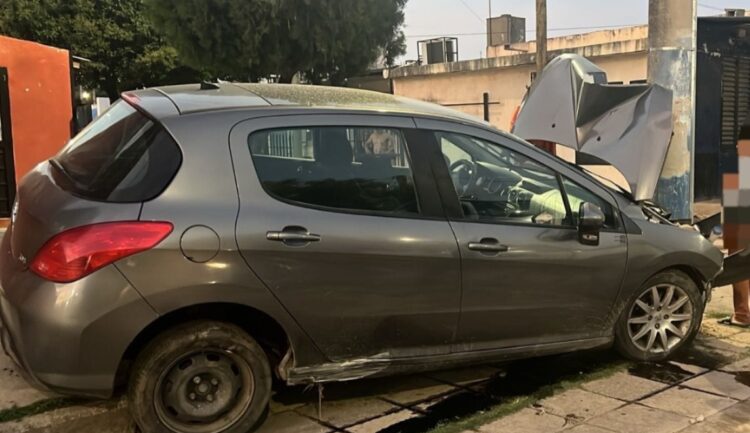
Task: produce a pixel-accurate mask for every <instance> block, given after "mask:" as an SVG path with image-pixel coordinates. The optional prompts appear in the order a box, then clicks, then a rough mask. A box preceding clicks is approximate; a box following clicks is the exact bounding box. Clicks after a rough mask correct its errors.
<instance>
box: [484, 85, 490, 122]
mask: <svg viewBox="0 0 750 433" xmlns="http://www.w3.org/2000/svg"><path fill="white" fill-rule="evenodd" d="M482 105H483V106H484V121H485V122H489V121H490V94H489V93H487V92H484V94H483V95H482Z"/></svg>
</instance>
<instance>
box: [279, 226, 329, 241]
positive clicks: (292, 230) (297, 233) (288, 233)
mask: <svg viewBox="0 0 750 433" xmlns="http://www.w3.org/2000/svg"><path fill="white" fill-rule="evenodd" d="M266 239H268V240H269V241H277V242H284V243H285V244H306V243H308V242H319V241H320V235H316V234H314V233H310V232H308V231H307V229H305V228H304V227H284V230H282V231H269V232H266Z"/></svg>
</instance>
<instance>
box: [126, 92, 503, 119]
mask: <svg viewBox="0 0 750 433" xmlns="http://www.w3.org/2000/svg"><path fill="white" fill-rule="evenodd" d="M155 89H156V90H157V91H159V92H161V93H162V94H163V95H164V96H166V97H167V98H169V99H170V100H171V101H172V103H173V104H174V105H175V107H177V109H178V110H179V112H180V114H188V113H195V112H202V111H216V110H227V109H237V108H263V107H265V108H268V107H270V106H275V107H308V108H325V109H346V110H361V111H375V112H381V113H402V114H415V115H427V116H436V117H443V118H449V119H453V120H459V121H463V122H470V123H474V124H477V123H480V124H483V125H484V126H489V124H488V123H484V122H482V121H481V120H480V119H478V118H476V117H473V116H469V115H467V114H465V113H462V112H460V111H456V110H452V109H449V108H446V107H443V106H440V105H437V104H432V103H429V102H423V101H418V100H414V99H409V98H404V97H400V96H394V95H390V94H387V93H379V92H371V91H366V90H359V89H349V88H342V87H329V86H310V85H299V84H257V83H220V84H219V85H218V89H208V90H201V88H200V85H199V84H186V85H179V86H164V87H157V88H155ZM141 92H145V91H143V90H140V91H135V92H132V93H135V94H140V93H141Z"/></svg>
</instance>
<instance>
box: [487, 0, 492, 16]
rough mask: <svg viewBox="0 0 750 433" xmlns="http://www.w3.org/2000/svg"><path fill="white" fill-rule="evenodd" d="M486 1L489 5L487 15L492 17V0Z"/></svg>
mask: <svg viewBox="0 0 750 433" xmlns="http://www.w3.org/2000/svg"><path fill="white" fill-rule="evenodd" d="M487 3H488V4H489V6H490V15H489V17H490V18H492V0H487Z"/></svg>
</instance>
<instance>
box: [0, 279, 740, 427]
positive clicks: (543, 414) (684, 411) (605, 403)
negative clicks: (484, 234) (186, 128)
mask: <svg viewBox="0 0 750 433" xmlns="http://www.w3.org/2000/svg"><path fill="white" fill-rule="evenodd" d="M720 295H721V296H719V297H717V299H718V301H717V302H723V301H721V299H722V296H724V297H726V296H725V294H724V293H723V292H721V293H720ZM713 308H714V309H717V308H718V310H724V308H725V306H718V307H716V306H715V305H714V306H713ZM748 343H750V332H740V330H739V329H733V328H725V327H720V326H718V325H716V324H715V320H714V319H706V321H705V324H704V328H703V333H702V334H701V335H700V336H699V338H698V339H697V340H696V343H695V344H694V346H693V348H691V349H690V350H688V351H686V352H685V353H682V354H681V355H680V356H679V357H678V359H677V360H676V361H675V362H671V363H667V364H662V365H653V364H648V365H647V364H640V365H631V366H629V368H624V365H625V364H624V363H623V364H622V365H623V369H622V371H620V372H617V373H615V374H613V375H611V376H608V377H604V378H600V379H597V380H591V381H583V382H581V383H575V384H573V385H568V386H567V387H565V388H563V387H560V386H557V384H559V382H560V381H561V379H565V380H566V381H567V382H568V383H570V380H571V378H574V379H575V377H576V376H578V377H585V376H584V375H585V374H586V373H589V372H591V371H595V370H596V369H597V366H600V365H616V364H618V363H620V361H619V359H618V358H617V357H616V356H614V355H612V354H611V353H610V352H603V353H577V354H572V355H565V356H562V357H552V358H545V359H537V360H527V361H520V362H516V363H511V364H506V365H501V364H497V365H484V366H479V367H471V368H465V369H459V370H451V371H443V372H437V373H427V374H420V375H412V376H402V377H393V378H383V379H371V380H363V381H357V382H351V383H338V384H329V385H327V386H325V387H324V388H323V403H322V406H321V407H320V408H319V407H318V405H317V397H318V392H317V390H316V389H314V388H311V389H305V388H303V387H295V388H284V387H280V388H279V389H278V391H277V392H276V394H275V395H274V397H273V401H272V402H271V405H270V408H269V413H268V416H267V419H266V422H265V423H264V424H263V426H262V427H261V428H260V430H259V431H260V432H263V433H268V432H301V433H316V432H339V433H364V432H383V433H397V432H403V433H418V432H428V431H431V430H432V429H434V428H435V427H436V426H443V428H445V426H446V425H448V426H450V425H451V423H452V422H454V421H455V420H457V419H465V418H466V417H476V415H477V414H481V413H484V412H488V411H491V410H492V408H496V407H497V406H498V405H502V404H503V403H507V402H508V401H513V399H516V398H518V397H519V396H524V395H530V394H533V395H540V394H544V395H548V396H546V397H540V399H539V400H537V401H535V402H529V403H531V404H529V405H527V406H525V407H523V408H521V409H520V410H519V411H517V412H515V413H512V414H511V415H508V416H505V417H501V418H499V419H485V418H477V419H481V421H482V422H475V423H473V424H470V425H469V424H466V425H465V424H461V425H462V426H463V425H465V427H462V428H470V429H469V430H466V431H474V432H481V433H499V432H513V433H524V432H529V433H532V432H545V433H547V432H557V431H566V432H571V433H607V432H608V433H611V432H621V433H629V432H638V433H641V432H648V433H652V432H653V433H658V432H665V433H672V432H684V433H705V432H750V357H748V356H749V355H750V351H748ZM550 388H551V390H550ZM554 388H557V389H559V390H558V391H557V392H556V393H553V392H552V391H554V390H555V389H554ZM540 390H542V391H544V390H548V391H549V392H540ZM50 397H51V396H50V395H49V394H44V393H39V392H37V391H34V390H31V389H30V388H29V387H28V385H26V384H25V382H23V380H22V379H20V378H19V377H18V376H17V375H16V374H15V373H13V372H12V368H11V367H10V366H9V365H8V364H7V360H6V359H3V358H0V415H1V414H2V410H3V409H6V408H8V407H11V406H13V405H17V406H26V405H29V404H33V403H35V402H38V401H43V400H45V399H48V398H50ZM319 409H320V411H321V412H320V413H319ZM489 413H491V412H489ZM445 430H446V431H447V430H451V429H450V428H448V429H445ZM452 430H453V431H457V430H456V429H452ZM131 431H132V426H131V423H130V421H129V419H128V417H127V412H126V408H125V405H124V403H121V402H107V403H90V404H84V405H77V406H72V407H67V408H63V409H57V410H52V411H49V412H45V413H42V414H38V415H34V416H29V417H25V418H22V419H21V420H20V421H10V422H5V423H0V432H2V433H16V432H18V433H20V432H25V433H27V432H34V433H41V432H56V433H57V432H71V433H72V432H76V433H88V432H91V433H94V432H96V433H113V432H118V433H119V432H122V433H126V432H131Z"/></svg>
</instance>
